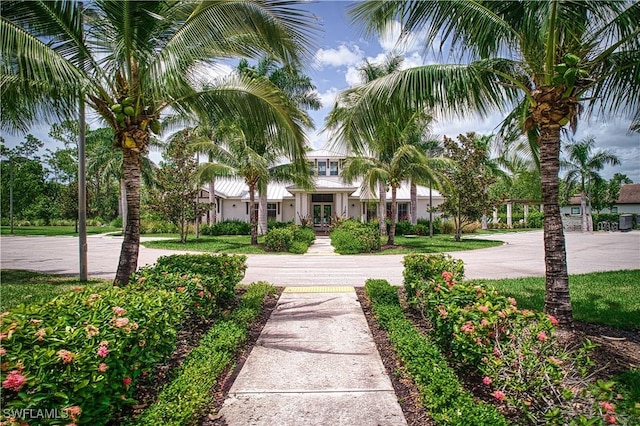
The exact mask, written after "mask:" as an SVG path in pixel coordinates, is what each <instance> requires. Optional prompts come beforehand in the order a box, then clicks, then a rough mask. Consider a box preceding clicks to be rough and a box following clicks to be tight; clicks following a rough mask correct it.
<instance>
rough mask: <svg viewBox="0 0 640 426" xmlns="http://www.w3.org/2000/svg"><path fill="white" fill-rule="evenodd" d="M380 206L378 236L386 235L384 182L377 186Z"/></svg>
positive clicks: (385, 191)
mask: <svg viewBox="0 0 640 426" xmlns="http://www.w3.org/2000/svg"><path fill="white" fill-rule="evenodd" d="M378 192H380V205H379V206H378V220H379V221H380V235H387V189H386V188H385V185H384V182H380V183H379V184H378Z"/></svg>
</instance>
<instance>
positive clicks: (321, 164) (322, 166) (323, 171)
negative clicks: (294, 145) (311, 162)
mask: <svg viewBox="0 0 640 426" xmlns="http://www.w3.org/2000/svg"><path fill="white" fill-rule="evenodd" d="M326 175H327V162H326V161H318V176H326Z"/></svg>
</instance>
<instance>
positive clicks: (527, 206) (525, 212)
mask: <svg viewBox="0 0 640 426" xmlns="http://www.w3.org/2000/svg"><path fill="white" fill-rule="evenodd" d="M527 216H529V204H525V205H524V226H525V228H526V226H527Z"/></svg>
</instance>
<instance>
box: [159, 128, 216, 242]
mask: <svg viewBox="0 0 640 426" xmlns="http://www.w3.org/2000/svg"><path fill="white" fill-rule="evenodd" d="M192 138H193V133H192V130H191V129H184V130H180V131H178V132H177V133H174V134H173V135H172V136H171V137H170V138H169V146H168V148H167V150H166V152H165V158H166V162H165V163H162V164H161V167H160V169H159V170H158V171H157V183H158V185H157V188H154V189H153V190H152V191H151V199H150V202H149V204H150V207H151V208H152V209H153V210H154V211H155V212H156V213H158V214H159V215H160V216H161V217H162V218H163V219H164V220H168V221H170V222H171V223H173V224H174V225H175V226H176V227H177V228H178V229H179V230H180V242H181V243H186V242H187V234H188V229H189V224H190V223H191V222H193V221H194V220H196V218H197V217H198V216H200V215H202V214H203V213H204V212H206V211H207V209H208V208H209V206H208V205H207V204H206V203H200V202H198V194H199V193H200V187H199V180H198V179H197V176H196V174H197V171H198V161H197V160H196V158H195V156H194V152H193V151H192V150H190V149H189V143H190V142H191V139H192Z"/></svg>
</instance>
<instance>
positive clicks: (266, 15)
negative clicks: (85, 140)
mask: <svg viewBox="0 0 640 426" xmlns="http://www.w3.org/2000/svg"><path fill="white" fill-rule="evenodd" d="M295 4H296V2H295V1H293V0H283V1H279V0H278V1H275V0H270V1H258V0H229V1H224V2H210V1H201V2H192V1H189V2H182V1H171V0H156V1H135V0H96V1H92V2H86V3H85V4H84V5H83V3H82V2H77V1H71V0H67V1H65V0H58V1H45V0H34V1H18V0H8V1H4V2H3V5H2V17H1V18H0V38H2V40H3V43H2V57H3V58H6V60H3V61H2V69H1V72H2V79H1V81H2V89H1V94H2V101H1V102H2V104H1V106H2V110H3V114H2V119H1V120H2V121H1V123H2V126H3V128H8V129H11V130H13V131H15V130H16V129H18V130H23V129H26V128H28V126H29V124H30V123H32V122H34V121H35V120H37V119H41V118H43V117H44V118H53V117H59V116H62V117H65V116H69V115H73V114H74V112H75V111H76V105H77V102H78V100H79V99H83V100H84V99H86V102H87V105H88V106H89V107H90V108H91V109H92V110H93V111H94V112H95V113H96V114H98V115H99V116H100V117H101V118H102V119H103V120H104V121H105V122H106V123H108V125H109V126H110V127H111V128H112V129H114V133H115V145H116V146H117V147H118V148H119V149H121V150H122V154H123V176H124V179H125V182H126V188H127V212H128V213H127V220H126V231H125V235H124V240H123V243H122V251H121V254H120V261H119V265H118V271H117V273H116V278H115V281H116V283H121V284H124V283H127V282H128V279H129V275H130V274H131V273H132V272H134V271H135V269H136V268H137V262H138V250H139V240H140V163H141V158H142V156H143V155H144V152H145V151H146V149H147V145H148V142H149V138H150V136H151V133H152V132H154V133H155V132H156V130H157V129H158V127H159V122H158V119H159V118H161V117H162V115H163V113H165V112H166V111H168V110H169V109H171V110H173V111H175V112H178V113H183V114H185V115H192V116H194V117H199V118H201V119H202V120H205V118H206V121H209V122H216V121H218V120H220V119H221V118H223V117H227V116H239V117H244V118H245V119H246V120H250V121H252V123H253V125H254V127H255V128H261V129H264V131H265V132H266V133H269V132H273V133H278V137H280V138H283V139H285V140H286V141H287V142H286V143H289V144H296V143H299V142H300V141H302V140H303V139H304V134H303V131H302V127H301V123H300V120H299V117H298V114H297V112H295V111H292V108H291V105H290V103H289V102H288V101H287V99H286V98H285V97H284V96H283V95H282V93H281V91H279V90H277V88H274V87H273V85H266V84H264V82H262V81H260V80H255V79H249V78H246V77H242V76H231V77H229V78H227V79H222V80H216V81H215V82H214V83H211V81H210V80H211V79H210V77H208V75H207V74H208V69H209V68H208V65H210V64H215V61H216V59H222V58H229V57H255V56H257V55H260V54H264V53H267V54H269V55H271V56H273V57H275V58H278V59H279V60H281V61H283V62H284V63H293V64H297V63H300V61H301V59H302V58H303V57H304V56H306V55H308V53H309V51H308V48H309V45H310V36H311V35H312V33H313V31H314V29H315V26H314V24H313V17H312V15H310V14H309V13H306V12H303V11H301V10H300V9H298V8H295V7H294V5H295ZM207 83H209V84H207Z"/></svg>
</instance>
